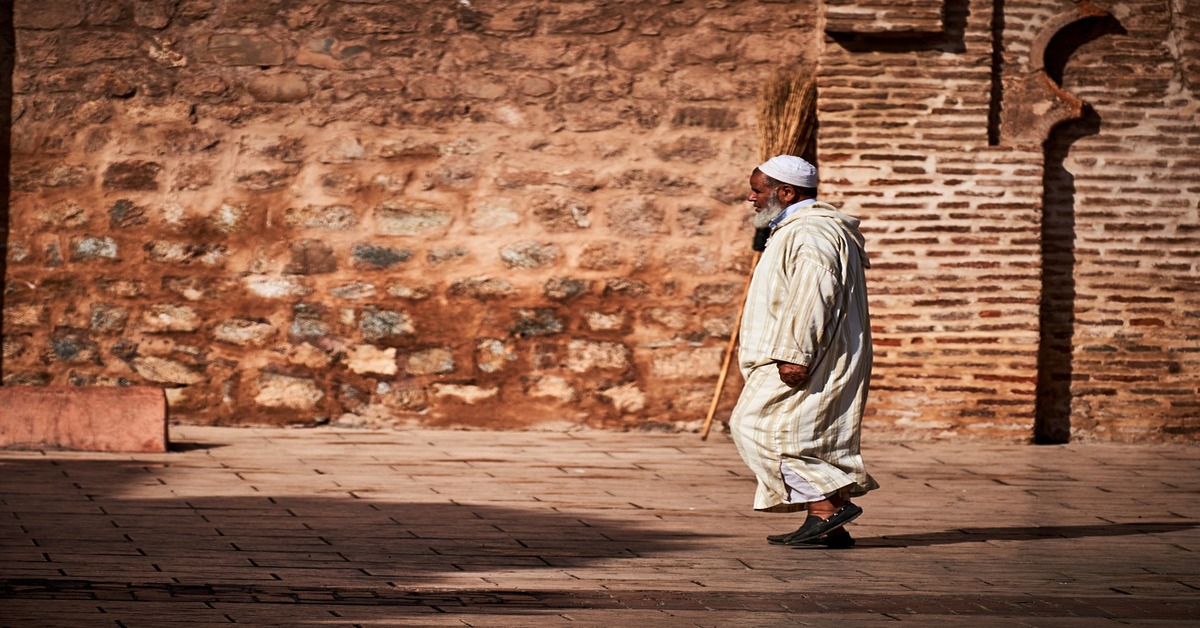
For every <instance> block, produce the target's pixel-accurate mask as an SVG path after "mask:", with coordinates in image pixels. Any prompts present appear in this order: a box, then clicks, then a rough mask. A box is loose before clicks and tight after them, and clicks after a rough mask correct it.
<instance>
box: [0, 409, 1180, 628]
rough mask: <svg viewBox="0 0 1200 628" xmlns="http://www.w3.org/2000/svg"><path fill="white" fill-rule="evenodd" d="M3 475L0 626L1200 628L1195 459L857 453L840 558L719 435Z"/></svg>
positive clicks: (276, 447) (362, 449) (1139, 450)
mask: <svg viewBox="0 0 1200 628" xmlns="http://www.w3.org/2000/svg"><path fill="white" fill-rule="evenodd" d="M172 440H173V441H174V443H175V448H174V451H172V452H170V453H166V454H150V455H128V454H126V455H117V454H94V453H91V454H89V453H70V452H14V451H0V625H4V626H13V627H25V626H129V627H131V628H132V627H136V626H169V625H173V624H187V625H189V626H193V625H195V626H204V625H226V624H231V623H237V624H243V625H252V626H269V625H279V626H310V625H324V626H352V625H356V626H560V625H561V626H622V625H623V626H629V627H635V626H637V627H640V626H650V625H654V626H722V627H724V626H791V625H817V626H828V625H833V624H834V623H835V622H837V623H842V624H846V625H850V626H885V625H886V626H891V625H894V624H895V623H896V622H908V623H910V624H913V625H923V626H950V625H953V626H959V625H982V626H1067V627H1080V628H1083V627H1089V628H1090V627H1093V626H1107V625H1118V624H1130V625H1136V626H1160V625H1163V626H1165V625H1171V626H1184V625H1197V626H1200V553H1198V552H1200V473H1198V471H1200V455H1198V454H1200V448H1197V447H1185V446H1177V445H1153V446H1120V445H1088V444H1076V445H1068V446H1057V447H1033V446H1024V445H1009V444H995V443H985V444H980V443H924V442H921V443H875V444H870V445H868V446H867V447H866V449H865V454H866V456H867V458H868V463H869V464H870V465H871V469H872V471H873V473H874V474H875V475H876V476H877V478H878V479H879V480H880V482H881V483H882V484H883V489H881V490H880V491H878V492H876V493H872V494H871V495H868V496H866V497H864V498H861V499H860V500H858V503H859V504H860V505H862V506H863V507H864V508H865V509H866V514H865V515H863V517H862V518H861V519H859V520H858V521H857V522H855V523H854V524H852V526H851V530H852V532H853V533H854V534H855V536H856V537H857V538H858V539H859V545H858V546H857V547H856V548H854V549H852V550H828V549H809V548H806V549H791V548H781V547H776V546H771V545H768V544H767V543H766V542H765V540H764V538H763V537H764V536H765V535H767V534H769V533H775V532H781V531H785V530H789V529H792V528H794V527H796V526H798V525H799V519H798V516H797V515H767V514H759V513H754V512H751V511H749V509H748V504H749V502H750V498H751V494H752V490H753V482H752V480H751V479H750V477H748V475H747V473H746V471H745V469H744V468H743V467H742V465H741V462H740V461H739V459H738V458H737V454H736V452H735V451H734V449H733V446H732V444H731V443H730V442H729V441H728V439H727V437H726V436H725V435H723V434H716V435H714V436H713V437H712V438H711V439H710V440H709V441H708V442H702V441H700V439H699V437H698V436H697V435H695V434H643V433H608V432H578V433H531V432H518V433H512V432H506V433H496V432H455V431H397V432H378V431H353V430H332V429H316V430H296V429H292V430H288V429H222V428H200V427H175V428H172Z"/></svg>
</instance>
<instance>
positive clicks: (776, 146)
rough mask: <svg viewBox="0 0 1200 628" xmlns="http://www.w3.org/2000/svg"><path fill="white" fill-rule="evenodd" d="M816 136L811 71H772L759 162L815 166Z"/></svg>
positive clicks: (762, 103)
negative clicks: (784, 159)
mask: <svg viewBox="0 0 1200 628" xmlns="http://www.w3.org/2000/svg"><path fill="white" fill-rule="evenodd" d="M816 136H817V77H816V73H815V72H814V71H812V70H811V69H788V70H778V71H776V72H775V74H774V76H772V77H771V80H770V81H768V83H767V85H766V87H765V88H764V89H763V91H762V93H761V94H759V99H758V147H759V162H760V163H761V162H764V161H766V160H768V159H770V158H771V157H774V156H775V155H797V156H799V157H802V158H804V159H805V160H806V161H808V162H809V163H811V164H816V152H817V146H816V141H815V140H816ZM769 234H770V230H769V229H756V230H755V233H754V242H753V244H752V245H751V248H752V249H753V250H754V256H753V258H752V259H751V260H750V278H753V276H754V267H755V266H757V265H758V258H759V257H762V252H763V249H765V248H766V246H767V236H768V235H769ZM750 278H747V279H746V287H745V288H744V289H743V290H742V301H741V305H740V306H739V307H738V312H737V316H736V317H734V320H733V332H732V333H730V335H729V344H728V345H727V346H726V347H725V360H724V362H723V363H722V364H721V374H720V376H719V377H717V387H716V390H714V391H713V398H712V403H711V404H709V406H708V416H707V417H706V418H705V419H704V428H703V429H702V430H701V433H700V440H708V432H709V430H711V429H712V422H713V416H714V415H716V412H717V405H718V404H719V403H720V402H721V392H722V391H723V390H724V388H725V377H726V376H727V375H728V374H729V365H730V363H731V362H732V361H733V349H734V347H735V346H736V345H737V340H738V331H739V330H740V328H741V326H742V314H743V313H744V312H745V310H746V295H747V294H748V293H749V291H750Z"/></svg>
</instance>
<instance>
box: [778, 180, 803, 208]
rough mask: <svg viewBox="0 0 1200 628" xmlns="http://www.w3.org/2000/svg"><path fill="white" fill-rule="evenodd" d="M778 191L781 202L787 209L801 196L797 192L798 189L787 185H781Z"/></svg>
mask: <svg viewBox="0 0 1200 628" xmlns="http://www.w3.org/2000/svg"><path fill="white" fill-rule="evenodd" d="M776 190H777V192H776V194H777V195H778V196H779V200H780V201H783V204H784V206H785V207H786V206H788V205H790V204H792V202H794V201H795V200H796V198H797V197H798V196H800V193H799V192H797V191H796V188H794V187H792V186H791V185H789V184H787V183H784V184H783V185H780V186H779V187H778V188H776Z"/></svg>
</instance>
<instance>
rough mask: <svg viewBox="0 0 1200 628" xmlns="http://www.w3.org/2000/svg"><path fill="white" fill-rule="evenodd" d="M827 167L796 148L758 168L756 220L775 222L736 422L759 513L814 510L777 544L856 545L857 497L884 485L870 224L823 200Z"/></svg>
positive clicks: (758, 278) (754, 307)
mask: <svg viewBox="0 0 1200 628" xmlns="http://www.w3.org/2000/svg"><path fill="white" fill-rule="evenodd" d="M816 188H817V171H816V168H814V167H813V166H812V164H810V163H808V162H807V161H805V160H803V159H801V158H799V157H793V156H790V155H780V156H778V157H773V158H771V159H770V160H768V161H767V162H766V163H764V164H762V165H761V166H759V167H758V168H756V169H755V170H754V172H753V173H752V174H751V176H750V190H751V191H750V196H749V198H748V199H747V200H749V201H750V202H751V203H753V204H754V211H755V212H756V215H755V217H754V222H755V226H756V227H759V228H767V229H770V233H771V235H770V238H769V239H768V240H767V246H766V250H764V251H763V255H762V259H761V260H760V261H759V263H758V266H757V267H756V268H755V269H754V276H753V278H752V279H751V282H750V289H749V292H748V294H747V298H746V309H745V313H744V315H743V319H742V326H741V331H740V334H741V340H740V342H741V348H740V349H739V351H738V361H739V365H740V367H741V371H742V375H743V376H745V378H746V385H745V387H744V388H743V389H742V394H741V397H740V398H739V399H738V402H737V405H736V407H735V408H734V410H733V415H732V417H731V418H730V430H731V432H732V436H733V439H734V442H735V443H736V444H737V448H738V452H739V453H740V454H741V456H742V459H743V460H745V462H746V464H747V466H749V467H750V469H752V470H753V471H754V474H755V476H757V478H758V491H757V493H756V495H755V497H754V508H755V510H762V511H767V512H794V511H799V510H804V511H806V512H807V513H808V516H807V518H806V519H805V521H804V524H803V525H801V526H800V528H799V529H797V530H796V531H794V532H790V533H786V534H779V535H772V536H768V537H767V540H768V541H769V542H770V543H773V544H777V545H820V544H823V545H827V546H829V547H850V546H851V545H853V539H852V538H850V535H849V533H848V532H847V531H846V530H845V529H844V528H843V527H842V526H844V525H846V524H847V523H849V522H850V521H852V520H853V519H854V518H856V517H858V516H859V515H860V514H862V508H860V507H859V506H857V505H855V504H853V503H851V502H850V498H851V497H854V496H858V495H863V494H864V493H866V492H867V491H870V490H872V489H874V488H877V487H878V484H877V483H876V482H875V480H873V479H872V478H871V476H870V475H868V474H867V472H866V469H865V468H864V465H863V460H862V456H861V455H860V454H859V430H860V426H861V423H862V415H863V406H864V404H865V402H866V397H867V385H868V382H869V380H870V377H871V359H872V353H871V329H870V323H869V320H868V314H867V289H866V288H867V286H866V277H865V275H864V269H865V268H866V267H868V266H869V264H868V263H867V254H866V252H865V251H864V249H863V236H862V234H861V233H859V231H858V223H859V221H858V220H857V219H855V218H851V217H850V216H847V215H845V214H842V213H839V212H838V211H837V210H835V209H834V207H833V206H831V205H829V204H827V203H824V202H821V201H818V200H816V193H817V190H816Z"/></svg>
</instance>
